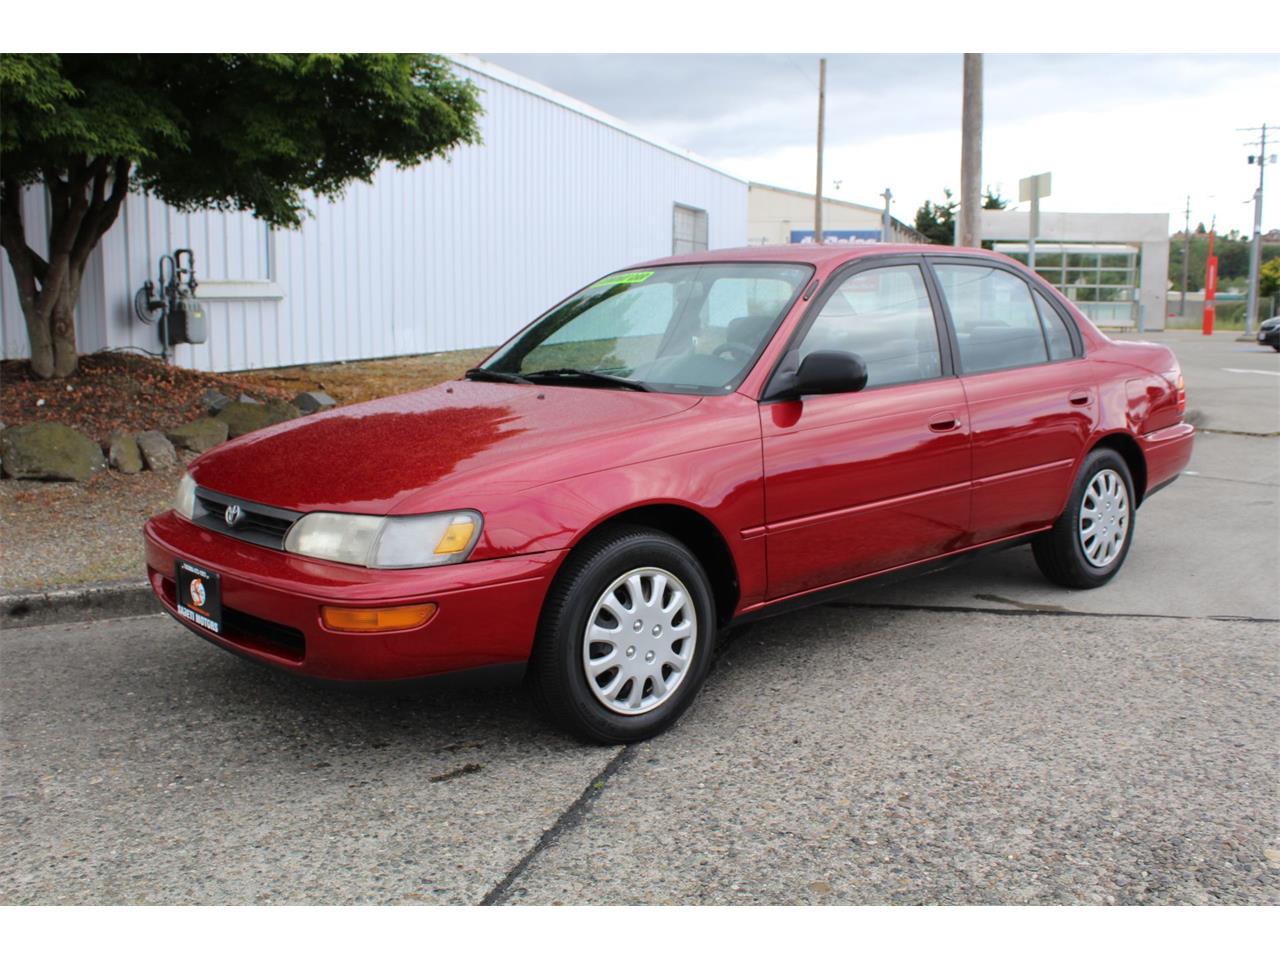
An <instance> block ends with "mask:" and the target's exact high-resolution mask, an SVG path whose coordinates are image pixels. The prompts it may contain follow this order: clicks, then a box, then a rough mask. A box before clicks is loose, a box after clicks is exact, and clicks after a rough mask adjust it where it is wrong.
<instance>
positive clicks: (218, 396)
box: [200, 388, 231, 414]
mask: <svg viewBox="0 0 1280 960" xmlns="http://www.w3.org/2000/svg"><path fill="white" fill-rule="evenodd" d="M230 402H231V398H230V397H228V396H227V395H226V394H225V393H222V392H221V391H218V390H214V389H212V388H210V389H208V390H206V391H205V392H204V393H202V394H200V406H201V407H202V408H203V409H204V410H206V411H207V412H208V413H210V414H215V413H217V412H218V411H219V410H221V409H222V408H223V407H225V406H226V405H227V404H228V403H230Z"/></svg>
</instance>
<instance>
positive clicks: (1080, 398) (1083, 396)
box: [1067, 390, 1093, 407]
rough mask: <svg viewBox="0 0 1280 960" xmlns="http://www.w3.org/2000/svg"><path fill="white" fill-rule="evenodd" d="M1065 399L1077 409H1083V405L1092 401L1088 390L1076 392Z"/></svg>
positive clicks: (1091, 395)
mask: <svg viewBox="0 0 1280 960" xmlns="http://www.w3.org/2000/svg"><path fill="white" fill-rule="evenodd" d="M1067 399H1068V400H1070V401H1071V402H1072V403H1074V404H1075V405H1076V406H1077V407H1083V406H1084V405H1085V404H1087V403H1089V402H1090V401H1091V400H1092V399H1093V394H1092V393H1090V392H1089V391H1088V390H1077V391H1076V392H1075V393H1073V394H1071V396H1069V397H1068V398H1067Z"/></svg>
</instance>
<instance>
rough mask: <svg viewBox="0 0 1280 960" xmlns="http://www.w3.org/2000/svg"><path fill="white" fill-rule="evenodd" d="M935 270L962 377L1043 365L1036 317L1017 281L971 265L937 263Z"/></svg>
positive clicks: (1045, 355)
mask: <svg viewBox="0 0 1280 960" xmlns="http://www.w3.org/2000/svg"><path fill="white" fill-rule="evenodd" d="M934 270H935V271H937V274H938V281H939V282H940V283H941V284H942V295H943V296H944V297H945V298H946V300H947V307H948V308H949V309H950V311H951V320H952V323H954V325H955V328H956V339H957V340H958V341H959V344H960V368H961V372H963V373H982V372H984V371H986V370H1005V369H1008V368H1009V367H1025V366H1030V365H1031V364H1035V363H1046V362H1048V359H1049V352H1048V350H1047V349H1046V348H1045V336H1044V333H1043V332H1042V330H1041V328H1040V317H1039V315H1038V314H1037V313H1036V308H1035V304H1034V303H1032V301H1031V291H1030V289H1028V287H1027V285H1026V284H1025V283H1024V282H1023V281H1022V280H1020V279H1018V278H1017V277H1015V276H1014V275H1013V274H1011V273H1006V272H1005V271H1004V270H998V269H996V268H994V267H980V266H977V265H970V264H954V263H939V264H935V265H934Z"/></svg>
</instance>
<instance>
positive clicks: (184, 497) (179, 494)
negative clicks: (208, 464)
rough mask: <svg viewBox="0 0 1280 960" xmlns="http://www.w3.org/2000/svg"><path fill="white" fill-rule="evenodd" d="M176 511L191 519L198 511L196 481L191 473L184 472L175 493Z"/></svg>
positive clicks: (174, 503)
mask: <svg viewBox="0 0 1280 960" xmlns="http://www.w3.org/2000/svg"><path fill="white" fill-rule="evenodd" d="M173 510H174V513H176V514H178V515H179V516H181V517H186V518H187V519H188V520H190V519H191V518H192V517H193V516H195V512H196V482H195V481H194V480H192V479H191V474H189V473H184V474H183V475H182V479H181V480H179V481H178V489H177V490H176V491H175V492H174V494H173Z"/></svg>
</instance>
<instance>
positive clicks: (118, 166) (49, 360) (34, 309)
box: [0, 157, 131, 380]
mask: <svg viewBox="0 0 1280 960" xmlns="http://www.w3.org/2000/svg"><path fill="white" fill-rule="evenodd" d="M130 166H131V164H130V161H129V160H127V159H125V158H123V157H120V158H114V159H113V158H110V157H98V158H96V159H93V160H90V159H88V158H85V157H80V158H73V162H71V163H70V165H69V167H68V168H67V170H66V171H65V173H66V176H65V179H64V177H63V173H62V172H60V171H54V170H49V171H46V173H45V177H44V184H45V188H46V189H47V190H48V193H49V200H50V208H51V216H50V218H49V259H48V262H46V261H45V259H44V258H43V257H41V256H40V255H39V254H38V253H36V252H35V250H33V249H32V248H31V246H30V245H29V244H28V243H27V239H26V230H25V227H24V225H23V222H22V186H21V184H19V183H18V182H17V181H15V180H10V179H5V180H4V181H3V187H2V188H0V244H2V245H3V246H4V249H5V252H6V253H7V254H8V255H9V265H10V266H11V267H12V268H13V277H14V280H15V281H16V282H17V287H18V302H19V303H20V304H21V306H22V315H23V318H24V319H25V320H26V322H27V337H28V338H29V339H30V341H31V370H32V372H33V373H34V374H35V375H36V376H37V377H39V378H41V379H42V380H47V379H50V378H53V377H67V376H70V375H71V374H73V373H75V371H76V367H77V366H78V364H79V357H78V355H77V353H76V322H75V311H76V303H77V302H78V301H79V299H80V281H81V279H82V278H83V276H84V267H85V263H86V262H87V261H88V259H89V255H90V254H91V253H92V252H93V250H94V248H95V247H96V246H97V245H98V242H99V241H100V240H101V239H102V235H103V234H105V233H106V232H107V230H108V229H110V227H111V225H112V224H113V223H115V221H116V217H117V216H118V215H119V213H120V207H121V205H122V204H123V203H124V199H125V197H126V196H127V195H128V193H129V169H130ZM108 183H110V184H111V192H110V194H108V193H107V184H108Z"/></svg>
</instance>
